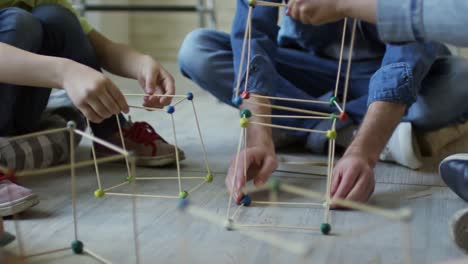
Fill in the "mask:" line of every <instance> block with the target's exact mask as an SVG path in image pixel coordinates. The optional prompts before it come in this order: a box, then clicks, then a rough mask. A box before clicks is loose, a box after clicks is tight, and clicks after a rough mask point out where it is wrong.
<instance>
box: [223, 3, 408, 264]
mask: <svg viewBox="0 0 468 264" xmlns="http://www.w3.org/2000/svg"><path fill="white" fill-rule="evenodd" d="M248 3H249V7H248V15H247V21H246V23H245V33H244V41H243V45H242V52H241V58H240V65H239V70H238V76H237V86H236V90H235V96H234V98H233V100H232V103H233V105H235V106H241V105H242V104H244V103H247V104H253V105H260V106H264V107H269V108H271V109H278V110H283V111H287V112H291V113H301V114H302V115H301V116H300V117H299V118H302V119H330V128H329V129H328V130H313V129H305V128H301V127H288V126H280V125H275V124H266V123H261V122H255V121H251V120H250V118H251V117H252V116H261V117H270V118H272V119H275V118H283V119H287V118H298V117H297V116H294V115H291V114H285V115H259V114H257V113H253V112H252V111H250V110H249V109H243V110H242V111H241V112H240V126H241V133H240V139H239V143H238V146H237V156H236V159H235V161H234V162H235V163H234V177H238V174H237V171H238V166H239V159H240V155H241V150H242V147H246V146H247V138H246V135H247V128H248V126H249V125H256V126H265V127H272V128H278V129H284V130H292V131H301V132H307V133H318V134H323V135H324V136H326V137H327V138H328V160H327V180H326V189H325V192H324V194H321V193H316V192H311V191H308V190H303V189H301V188H298V187H295V186H290V185H286V184H281V183H280V181H279V180H276V179H272V180H271V182H270V184H269V185H270V186H266V187H265V186H263V187H261V188H258V189H255V190H251V191H254V192H256V191H259V190H265V189H269V190H270V192H271V194H272V195H270V200H269V201H263V202H256V201H253V200H252V198H251V197H250V196H249V190H244V194H243V195H244V196H243V197H242V199H241V200H240V203H239V205H240V207H239V208H238V209H237V210H235V211H234V213H231V211H232V210H231V207H232V206H233V193H234V184H232V189H231V190H230V197H229V204H228V207H227V213H226V220H225V223H226V228H227V229H229V230H230V229H233V228H232V226H236V227H242V228H247V227H250V228H266V227H268V228H279V229H303V230H317V231H321V232H322V234H324V235H328V234H329V233H330V232H331V229H332V227H331V225H330V206H331V205H332V204H333V205H338V206H344V207H348V208H351V209H356V210H361V211H366V212H369V213H373V214H377V215H380V216H382V217H384V218H387V219H391V220H396V221H402V222H404V223H405V225H404V226H405V228H409V224H408V223H409V220H410V219H411V213H410V212H409V211H408V210H403V211H398V212H394V211H390V210H386V209H382V208H377V207H372V206H369V205H365V204H360V203H355V202H351V201H347V200H340V199H334V200H333V201H332V198H331V194H330V193H331V183H332V180H333V169H334V163H335V139H336V137H337V132H336V124H337V122H339V121H346V120H347V118H348V116H347V114H346V112H345V111H346V99H347V95H348V89H349V80H350V73H351V66H352V59H353V50H354V40H355V35H356V27H357V20H356V19H354V21H353V23H352V29H351V37H350V41H349V44H348V47H349V52H348V57H347V69H346V75H345V76H344V85H343V91H342V93H340V92H339V87H340V80H341V79H342V76H341V72H342V65H343V60H344V59H343V57H344V49H345V45H346V33H347V25H348V19H347V18H346V19H345V20H344V25H343V35H342V37H341V49H340V57H339V63H338V71H337V76H336V85H335V89H334V92H333V94H332V96H331V97H330V98H329V100H328V101H320V100H306V99H303V98H284V97H276V96H265V95H257V94H251V93H250V92H249V91H248V86H247V84H248V83H249V74H250V73H249V71H250V58H251V44H250V43H251V31H252V13H253V9H254V8H255V7H257V6H264V7H270V8H271V7H284V6H286V5H285V4H284V3H273V2H268V1H259V0H248ZM257 8H262V7H257ZM244 64H245V66H244ZM244 67H245V75H244V76H245V80H244V82H245V86H244V87H243V88H244V89H243V91H242V92H240V89H241V87H240V86H241V84H240V83H241V80H242V74H243V73H244ZM340 94H342V96H343V98H342V99H341V101H340V100H339V98H338V97H339V96H340ZM251 98H265V99H271V100H274V101H276V102H282V101H289V102H298V103H302V104H304V103H305V104H311V105H314V104H315V105H330V106H331V107H333V109H334V110H335V111H333V112H331V113H328V112H320V111H311V110H308V109H301V108H294V107H286V106H281V105H276V104H275V105H274V104H272V103H271V104H264V103H257V102H253V101H251V100H249V99H251ZM244 159H245V157H244ZM243 177H246V172H245V171H244V176H243ZM235 180H236V179H235V178H233V182H234V181H235ZM279 191H283V192H288V193H291V194H296V195H300V196H303V197H306V198H311V199H314V200H315V202H310V203H302V205H304V206H308V207H312V206H318V207H323V208H324V211H323V212H324V213H323V222H322V223H321V225H320V226H319V227H318V226H316V227H308V226H286V225H271V224H269V225H260V224H252V225H246V224H238V223H236V217H237V218H238V217H239V215H240V212H241V210H242V209H245V208H246V207H248V206H251V205H254V204H267V205H273V206H278V205H283V206H285V205H286V206H287V205H294V206H297V205H298V204H297V203H288V202H282V201H278V200H277V193H278V192H279ZM270 244H272V245H274V243H270ZM405 255H406V256H408V254H405ZM406 259H407V263H410V261H411V258H410V257H407V258H406Z"/></svg>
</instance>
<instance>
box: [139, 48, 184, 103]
mask: <svg viewBox="0 0 468 264" xmlns="http://www.w3.org/2000/svg"><path fill="white" fill-rule="evenodd" d="M140 65H141V69H140V72H139V75H138V82H139V83H140V85H141V87H142V88H143V89H144V90H145V92H146V93H147V94H149V96H146V97H145V98H144V102H143V106H145V107H153V108H162V107H164V106H166V105H168V104H170V103H171V101H172V97H165V96H151V94H159V95H174V93H175V82H174V78H173V77H172V76H171V74H170V73H168V72H167V71H166V70H165V69H164V68H163V66H162V65H161V64H160V63H159V62H157V61H155V60H153V58H151V57H150V56H145V57H143V60H142V62H141V64H140Z"/></svg>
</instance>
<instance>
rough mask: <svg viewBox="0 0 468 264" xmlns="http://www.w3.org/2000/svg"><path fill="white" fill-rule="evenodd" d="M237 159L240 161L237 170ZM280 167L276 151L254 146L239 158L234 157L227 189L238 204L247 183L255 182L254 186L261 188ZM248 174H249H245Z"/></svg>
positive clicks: (244, 151)
mask: <svg viewBox="0 0 468 264" xmlns="http://www.w3.org/2000/svg"><path fill="white" fill-rule="evenodd" d="M236 159H238V163H237V169H236ZM277 167H278V161H277V159H276V154H275V151H274V149H272V148H270V147H265V146H253V147H248V148H246V149H244V150H242V151H241V152H240V153H239V157H238V158H237V156H234V157H233V158H232V161H231V166H230V167H229V171H228V175H227V177H226V187H227V189H228V191H229V192H233V198H234V200H235V201H236V202H239V200H240V199H242V192H241V190H242V188H243V187H244V186H245V184H246V183H247V181H249V180H253V182H254V184H255V185H257V186H261V185H263V184H265V183H266V182H267V180H268V178H269V177H270V176H271V174H273V172H274V171H275V170H276V168H277ZM245 172H247V174H245Z"/></svg>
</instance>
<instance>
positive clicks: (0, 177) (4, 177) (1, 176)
mask: <svg viewBox="0 0 468 264" xmlns="http://www.w3.org/2000/svg"><path fill="white" fill-rule="evenodd" d="M4 180H8V181H11V182H12V183H14V184H17V182H16V174H15V173H12V174H11V175H10V176H8V175H5V174H4V173H0V181H4Z"/></svg>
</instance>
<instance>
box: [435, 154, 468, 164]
mask: <svg viewBox="0 0 468 264" xmlns="http://www.w3.org/2000/svg"><path fill="white" fill-rule="evenodd" d="M450 160H468V154H466V153H461V154H454V155H451V156H448V157H447V158H445V159H444V160H442V161H441V162H440V164H442V163H444V162H446V161H450Z"/></svg>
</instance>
